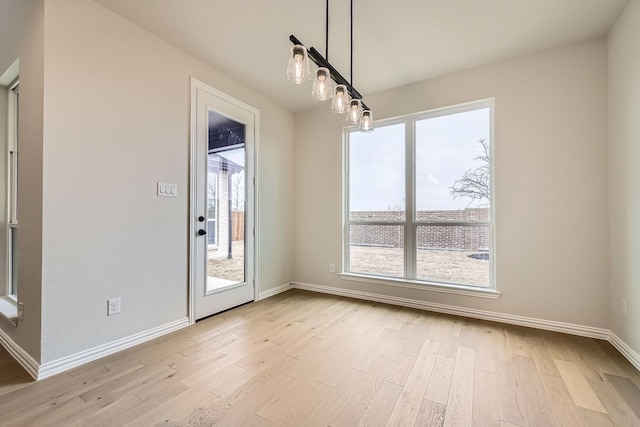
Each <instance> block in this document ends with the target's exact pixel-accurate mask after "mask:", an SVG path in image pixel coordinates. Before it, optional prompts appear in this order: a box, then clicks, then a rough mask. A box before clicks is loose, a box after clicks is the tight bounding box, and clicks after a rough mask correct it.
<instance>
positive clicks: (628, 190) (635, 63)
mask: <svg viewBox="0 0 640 427" xmlns="http://www.w3.org/2000/svg"><path fill="white" fill-rule="evenodd" d="M608 52H609V215H610V233H611V256H610V257H611V273H610V280H611V291H610V292H611V293H610V309H609V310H610V317H609V318H610V327H611V330H612V331H613V332H614V333H616V334H617V335H618V336H619V337H620V338H622V340H623V341H625V342H626V343H627V344H628V345H629V346H631V348H633V349H634V350H635V351H636V352H637V353H640V327H639V326H640V2H639V1H637V0H635V1H633V0H632V1H631V2H630V3H629V5H628V6H627V9H626V10H625V12H624V13H623V14H622V16H621V17H620V18H619V19H618V22H617V23H616V25H615V26H614V27H613V29H612V30H611V32H610V34H609V38H608ZM623 298H624V299H626V300H627V304H628V316H627V317H624V316H623V314H622V308H621V307H622V304H621V300H622V299H623Z"/></svg>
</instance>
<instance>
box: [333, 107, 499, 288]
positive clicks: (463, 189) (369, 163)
mask: <svg viewBox="0 0 640 427" xmlns="http://www.w3.org/2000/svg"><path fill="white" fill-rule="evenodd" d="M492 123H493V101H492V100H488V101H481V102H474V103H470V104H465V105H461V106H456V107H451V108H445V109H440V110H436V111H432V112H427V113H421V114H417V115H413V116H410V117H405V118H402V119H395V120H391V121H387V122H379V123H376V130H375V132H372V133H362V132H359V131H357V130H351V129H349V130H347V131H346V133H345V138H346V158H347V161H346V162H345V165H346V170H345V180H346V191H347V195H346V197H345V204H346V215H345V218H346V221H345V234H344V241H345V251H344V253H345V260H344V261H345V262H344V271H345V273H347V275H354V276H372V277H375V276H377V277H382V278H391V279H395V280H396V281H397V280H400V281H409V282H412V283H414V284H421V283H424V284H439V285H445V286H447V285H448V286H451V285H454V286H461V285H462V286H473V287H478V288H495V283H494V274H493V265H494V259H493V258H494V251H493V233H494V221H493V211H492V195H491V190H492V185H491V184H492V176H493V170H492V155H491V154H492V147H493V144H492V137H493V135H492Z"/></svg>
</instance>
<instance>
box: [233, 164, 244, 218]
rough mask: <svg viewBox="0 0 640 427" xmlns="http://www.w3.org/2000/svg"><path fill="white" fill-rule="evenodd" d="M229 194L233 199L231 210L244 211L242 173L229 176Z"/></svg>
mask: <svg viewBox="0 0 640 427" xmlns="http://www.w3.org/2000/svg"><path fill="white" fill-rule="evenodd" d="M231 192H232V193H233V194H232V199H233V210H234V211H243V210H244V171H241V172H240V173H236V174H234V175H232V176H231Z"/></svg>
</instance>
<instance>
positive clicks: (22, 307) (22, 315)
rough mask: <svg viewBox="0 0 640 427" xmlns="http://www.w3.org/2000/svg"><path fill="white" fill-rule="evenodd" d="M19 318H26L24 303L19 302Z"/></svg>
mask: <svg viewBox="0 0 640 427" xmlns="http://www.w3.org/2000/svg"><path fill="white" fill-rule="evenodd" d="M18 319H20V320H24V303H23V302H19V303H18Z"/></svg>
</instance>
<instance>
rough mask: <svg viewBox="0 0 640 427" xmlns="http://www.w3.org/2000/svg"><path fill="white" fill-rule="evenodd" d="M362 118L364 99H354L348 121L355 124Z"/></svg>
mask: <svg viewBox="0 0 640 427" xmlns="http://www.w3.org/2000/svg"><path fill="white" fill-rule="evenodd" d="M360 119H362V101H360V100H359V99H352V100H351V102H350V103H349V109H348V110H347V123H349V124H352V125H355V124H356V123H359V122H360Z"/></svg>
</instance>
